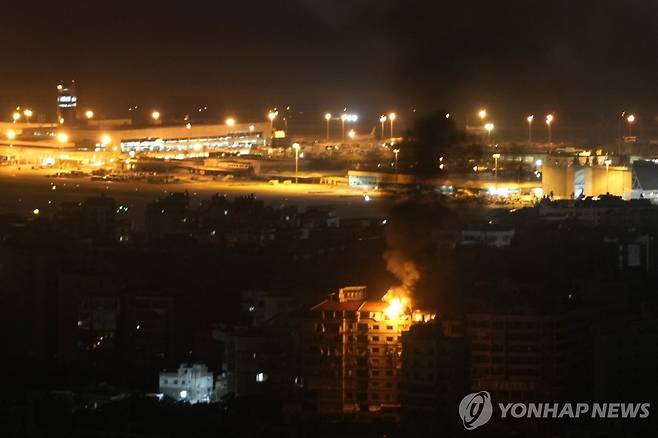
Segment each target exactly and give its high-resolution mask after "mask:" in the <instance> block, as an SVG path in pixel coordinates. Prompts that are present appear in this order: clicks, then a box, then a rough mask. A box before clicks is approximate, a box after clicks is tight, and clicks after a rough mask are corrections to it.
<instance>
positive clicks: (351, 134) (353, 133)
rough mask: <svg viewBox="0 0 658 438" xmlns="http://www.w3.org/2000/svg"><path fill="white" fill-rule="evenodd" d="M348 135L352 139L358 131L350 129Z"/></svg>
mask: <svg viewBox="0 0 658 438" xmlns="http://www.w3.org/2000/svg"><path fill="white" fill-rule="evenodd" d="M347 136H348V137H349V138H350V140H354V137H356V131H354V129H350V132H348V133H347Z"/></svg>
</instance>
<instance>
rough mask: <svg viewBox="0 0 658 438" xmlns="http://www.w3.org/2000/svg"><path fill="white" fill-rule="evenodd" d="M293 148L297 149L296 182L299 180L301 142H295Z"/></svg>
mask: <svg viewBox="0 0 658 438" xmlns="http://www.w3.org/2000/svg"><path fill="white" fill-rule="evenodd" d="M292 148H293V149H294V150H295V184H297V183H298V182H299V149H300V146H299V143H293V144H292Z"/></svg>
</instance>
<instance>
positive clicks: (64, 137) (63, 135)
mask: <svg viewBox="0 0 658 438" xmlns="http://www.w3.org/2000/svg"><path fill="white" fill-rule="evenodd" d="M57 141H58V142H59V144H60V147H59V152H60V157H59V164H60V169H63V168H64V163H63V162H62V156H61V154H62V147H64V144H65V143H67V142H68V141H69V135H68V134H67V133H65V132H60V133H59V134H57Z"/></svg>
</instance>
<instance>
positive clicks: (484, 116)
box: [478, 108, 487, 121]
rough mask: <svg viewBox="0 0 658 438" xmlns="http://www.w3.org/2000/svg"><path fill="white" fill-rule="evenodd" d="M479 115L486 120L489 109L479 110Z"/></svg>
mask: <svg viewBox="0 0 658 438" xmlns="http://www.w3.org/2000/svg"><path fill="white" fill-rule="evenodd" d="M478 117H479V118H480V120H482V121H484V119H486V118H487V110H486V109H484V108H482V109H481V110H480V111H478Z"/></svg>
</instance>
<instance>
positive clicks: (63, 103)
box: [57, 81, 78, 125]
mask: <svg viewBox="0 0 658 438" xmlns="http://www.w3.org/2000/svg"><path fill="white" fill-rule="evenodd" d="M77 106H78V96H77V95H76V92H75V81H71V82H69V83H68V84H65V83H64V82H60V83H59V84H58V85H57V119H58V121H59V123H60V124H66V125H72V124H74V123H75V120H76V108H77Z"/></svg>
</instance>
